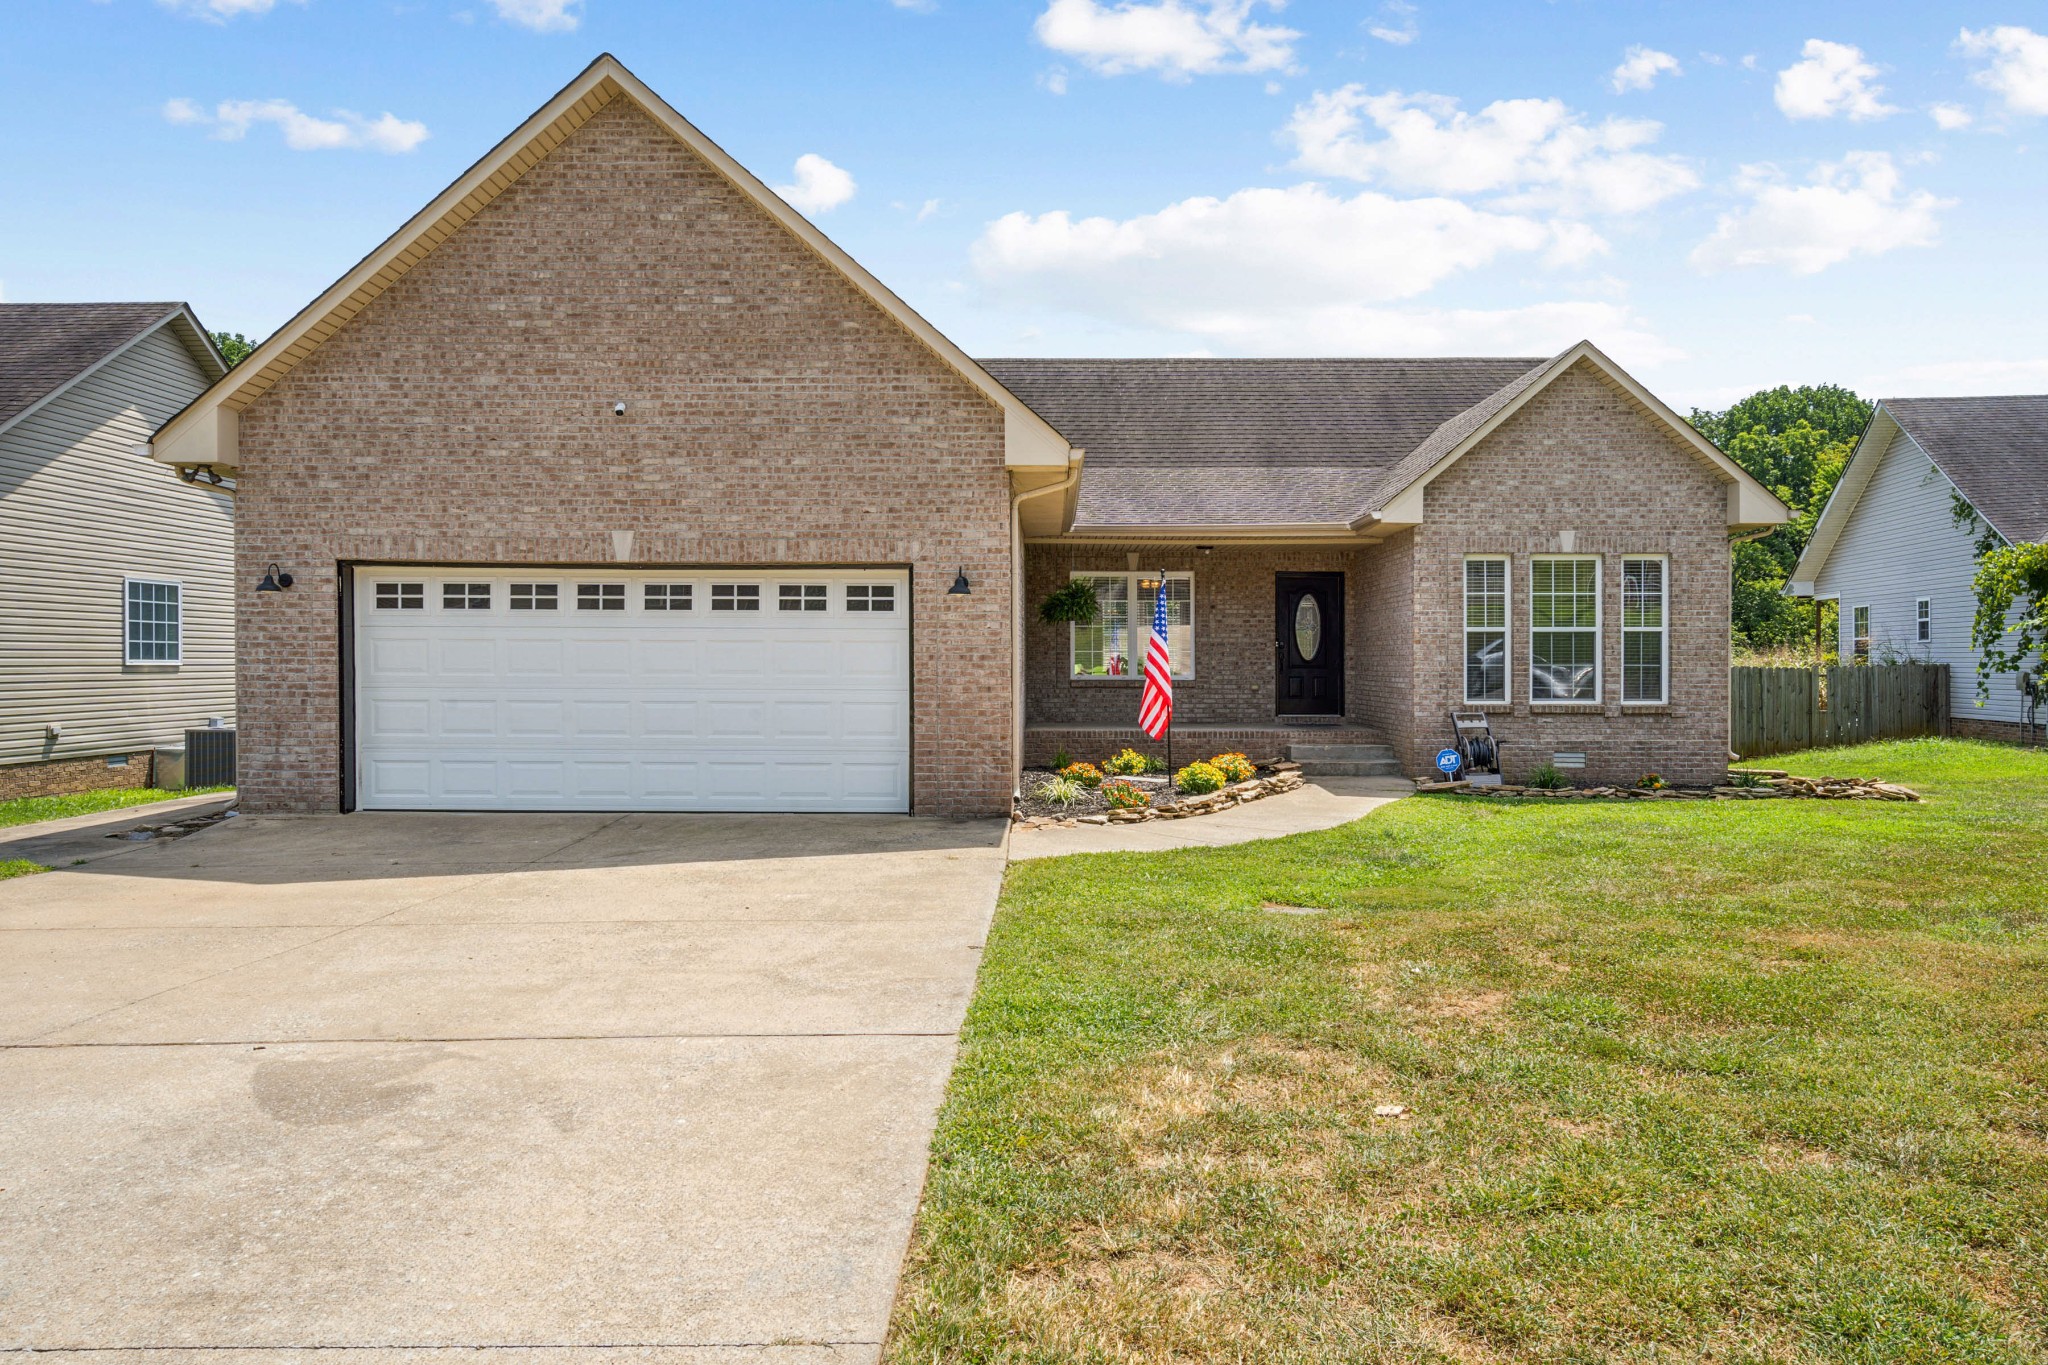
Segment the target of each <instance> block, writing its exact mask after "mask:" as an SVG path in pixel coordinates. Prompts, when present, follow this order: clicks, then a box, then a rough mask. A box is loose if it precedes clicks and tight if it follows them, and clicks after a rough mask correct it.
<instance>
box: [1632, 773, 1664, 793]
mask: <svg viewBox="0 0 2048 1365" xmlns="http://www.w3.org/2000/svg"><path fill="white" fill-rule="evenodd" d="M1670 785H1671V784H1670V783H1669V782H1666V781H1665V780H1664V779H1663V777H1662V776H1661V775H1659V774H1657V773H1644V774H1643V775H1642V776H1641V777H1639V778H1637V779H1636V786H1637V787H1638V788H1640V789H1641V790H1643V791H1646V792H1660V791H1663V790H1664V789H1665V788H1667V787H1669V786H1670Z"/></svg>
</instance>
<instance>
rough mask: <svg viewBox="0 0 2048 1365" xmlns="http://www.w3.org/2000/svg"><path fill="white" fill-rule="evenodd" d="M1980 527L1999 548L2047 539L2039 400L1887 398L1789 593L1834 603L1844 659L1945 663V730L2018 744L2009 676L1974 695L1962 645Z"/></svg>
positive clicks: (2044, 429)
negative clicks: (1948, 709)
mask: <svg viewBox="0 0 2048 1365" xmlns="http://www.w3.org/2000/svg"><path fill="white" fill-rule="evenodd" d="M1959 507H1967V508H1968V509H1971V510H1972V511H1973V512H1974V519H1973V518H1972V516H1970V515H1968V514H1965V515H1963V516H1961V517H1959V516H1958V508H1959ZM1987 533H1988V534H1989V536H1990V537H1991V538H1992V539H1993V540H1994V541H1996V542H1999V543H2005V544H2018V543H2030V542H2035V541H2039V540H2042V539H2044V538H2048V395H2029V396H2020V397H2003V398H1894V399H1887V400H1885V401H1884V402H1882V403H1880V404H1878V407H1877V411H1876V413H1875V414H1874V415H1873V416H1872V417H1871V420H1870V426H1869V427H1868V428H1867V429H1866V430H1865V431H1864V433H1863V439H1862V440H1861V441H1859V442H1858V443H1857V446H1856V450H1855V452H1854V453H1853V454H1852V455H1851V456H1850V458H1849V464H1848V467H1847V468H1846V469H1845V470H1844V471H1843V473H1842V478H1841V481H1840V482H1839V483H1837V484H1836V485H1835V491H1834V494H1833V496H1831V497H1830V498H1829V499H1828V503H1827V506H1826V507H1825V508H1823V509H1822V511H1821V515H1820V520H1819V521H1818V522H1817V523H1816V525H1815V526H1814V531H1813V537H1812V539H1811V540H1809V541H1808V542H1807V546H1806V552H1805V554H1803V555H1802V556H1801V557H1800V560H1799V564H1798V566H1797V567H1796V568H1795V569H1794V570H1793V571H1792V578H1791V581H1789V582H1788V583H1787V584H1786V586H1785V591H1786V592H1787V593H1788V594H1790V595H1792V596H1795V597H1811V598H1814V599H1816V600H1817V601H1824V602H1825V601H1832V602H1834V603H1836V604H1837V606H1838V607H1839V609H1840V621H1841V640H1840V649H1841V658H1842V661H1843V662H1844V663H1850V662H1853V661H1855V660H1859V659H1864V660H1869V661H1871V662H1882V661H1888V660H1892V659H1899V660H1904V659H1909V658H1910V659H1915V660H1921V661H1925V662H1931V663H1945V664H1947V665H1949V669H1950V673H1951V684H1952V685H1951V688H1950V695H1951V696H1952V697H1953V699H1954V701H1953V719H1954V732H1955V733H1958V734H1974V735H1978V736H1982V737H1986V738H1998V739H2011V738H2017V737H2018V735H2019V726H2020V720H2021V711H2022V704H2023V703H2022V697H2021V693H2020V688H2019V682H2018V679H2017V677H2015V676H2014V675H2010V674H2007V675H2004V676H1999V677H1994V678H1993V679H1991V681H1990V690H1989V694H1988V695H1987V696H1985V697H1984V698H1983V699H1982V701H1981V703H1980V700H1979V696H1978V688H1977V664H1978V660H1979V657H1980V655H1979V651H1977V650H1974V649H1972V648H1971V647H1970V625H1971V622H1972V620H1973V619H1974V618H1975V616H1976V611H1977V599H1976V596H1975V594H1974V593H1973V592H1972V591H1971V583H1972V580H1973V579H1974V578H1975V577H1976V572H1977V540H1978V538H1979V536H1980V535H1984V534H1987ZM2036 664H2037V666H2038V661H2036Z"/></svg>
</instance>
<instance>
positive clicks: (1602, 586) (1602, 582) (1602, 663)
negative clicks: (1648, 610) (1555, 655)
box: [1529, 555, 1607, 709]
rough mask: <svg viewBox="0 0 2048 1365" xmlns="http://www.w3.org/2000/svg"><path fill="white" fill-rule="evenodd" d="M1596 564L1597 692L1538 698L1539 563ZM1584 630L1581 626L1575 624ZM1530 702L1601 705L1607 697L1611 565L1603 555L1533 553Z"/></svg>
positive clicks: (1535, 704)
mask: <svg viewBox="0 0 2048 1365" xmlns="http://www.w3.org/2000/svg"><path fill="white" fill-rule="evenodd" d="M1545 562H1550V563H1567V564H1579V563H1586V562H1590V563H1591V564H1592V565H1593V695H1592V696H1590V697H1538V696H1537V695H1536V680H1535V676H1534V670H1535V667H1536V566H1537V565H1538V564H1541V563H1545ZM1573 629H1580V627H1573ZM1529 668H1530V670H1531V675H1530V678H1529V705H1530V706H1532V707H1541V708H1544V709H1550V708H1553V707H1571V706H1599V705H1602V704H1604V703H1605V702H1606V700H1607V565H1606V562H1605V560H1604V559H1603V558H1602V557H1601V556H1600V555H1530V556H1529Z"/></svg>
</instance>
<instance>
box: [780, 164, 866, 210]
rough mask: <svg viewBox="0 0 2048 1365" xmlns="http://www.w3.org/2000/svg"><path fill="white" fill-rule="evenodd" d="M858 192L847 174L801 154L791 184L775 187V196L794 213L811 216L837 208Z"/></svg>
mask: <svg viewBox="0 0 2048 1365" xmlns="http://www.w3.org/2000/svg"><path fill="white" fill-rule="evenodd" d="M858 188H859V187H858V186H857V185H855V184H854V183H853V176H852V175H851V174H849V173H848V172H847V171H845V170H843V169H842V168H840V167H838V166H835V165H833V164H832V163H831V162H829V161H827V160H826V159H825V158H824V157H822V156H819V155H818V154H817V153H816V152H805V153H804V154H803V155H802V156H800V157H798V158H797V159H796V179H795V181H794V182H793V183H791V184H788V185H777V186H776V187H775V192H776V193H777V194H779V195H781V196H782V197H783V198H784V199H787V200H788V201H789V202H790V204H791V206H792V207H794V208H795V209H796V210H797V212H799V213H806V214H813V215H815V214H820V213H828V212H830V211H831V210H833V209H836V208H838V207H839V206H840V205H841V204H843V203H845V202H846V201H847V200H849V199H851V198H853V196H854V192H855V191H856V190H857V189H858Z"/></svg>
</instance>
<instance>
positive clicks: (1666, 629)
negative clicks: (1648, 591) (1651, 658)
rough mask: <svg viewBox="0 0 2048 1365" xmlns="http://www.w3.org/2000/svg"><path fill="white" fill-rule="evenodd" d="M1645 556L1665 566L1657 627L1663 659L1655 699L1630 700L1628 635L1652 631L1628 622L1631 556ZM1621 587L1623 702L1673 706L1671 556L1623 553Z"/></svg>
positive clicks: (1646, 633)
mask: <svg viewBox="0 0 2048 1365" xmlns="http://www.w3.org/2000/svg"><path fill="white" fill-rule="evenodd" d="M1644 559H1654V560H1656V561H1657V562H1658V563H1659V564H1662V565H1663V566H1664V572H1663V573H1662V574H1660V575H1659V576H1658V581H1659V582H1660V583H1661V584H1662V585H1663V590H1662V592H1660V593H1659V594H1658V597H1659V602H1658V605H1659V607H1660V608H1661V610H1659V611H1658V613H1657V619H1658V621H1659V622H1661V624H1660V625H1659V626H1658V627H1657V631H1656V634H1657V636H1658V642H1657V643H1658V653H1657V657H1658V660H1659V661H1660V666H1659V667H1658V670H1657V695H1656V697H1655V698H1654V699H1652V698H1649V697H1637V698H1636V699H1635V700H1634V701H1630V700H1629V698H1628V637H1629V636H1631V635H1648V634H1650V631H1648V630H1646V629H1644V628H1643V627H1641V626H1631V625H1629V623H1628V600H1627V594H1628V565H1629V561H1630V560H1644ZM1621 591H1622V594H1623V597H1622V603H1621V692H1622V697H1621V704H1622V705H1623V706H1669V705H1670V704H1671V556H1670V555H1623V556H1622V557H1621Z"/></svg>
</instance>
